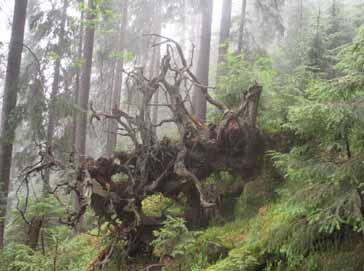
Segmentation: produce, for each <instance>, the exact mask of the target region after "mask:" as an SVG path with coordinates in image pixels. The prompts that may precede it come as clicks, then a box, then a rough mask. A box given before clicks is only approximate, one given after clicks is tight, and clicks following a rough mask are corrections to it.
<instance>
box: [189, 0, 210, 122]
mask: <svg viewBox="0 0 364 271" xmlns="http://www.w3.org/2000/svg"><path fill="white" fill-rule="evenodd" d="M201 4H202V7H201V8H202V25H201V37H200V50H199V56H198V63H197V71H196V77H197V78H198V79H199V81H200V82H201V84H202V85H204V86H207V85H208V83H209V65H210V47H211V23H212V9H213V3H212V1H210V0H203V1H201ZM192 107H193V111H194V115H195V117H196V118H197V119H198V120H199V121H201V122H205V119H206V111H207V104H206V97H205V95H204V93H203V91H202V90H201V86H195V87H194V90H193V96H192Z"/></svg>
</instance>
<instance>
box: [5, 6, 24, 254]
mask: <svg viewBox="0 0 364 271" xmlns="http://www.w3.org/2000/svg"><path fill="white" fill-rule="evenodd" d="M27 4H28V1H27V0H17V1H15V7H14V16H13V24H12V29H11V39H10V45H9V53H8V64H7V69H6V77H5V87H4V97H3V106H2V112H1V127H0V133H1V137H0V138H1V140H0V249H2V248H3V246H4V228H5V216H6V206H7V197H8V190H9V179H10V169H11V160H12V153H13V143H14V139H15V129H16V124H17V115H16V112H15V107H16V102H17V95H18V89H19V73H20V66H21V55H22V51H23V41H24V28H25V18H26V11H27Z"/></svg>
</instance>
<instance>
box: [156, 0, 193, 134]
mask: <svg viewBox="0 0 364 271" xmlns="http://www.w3.org/2000/svg"><path fill="white" fill-rule="evenodd" d="M160 5H161V0H157V5H155V10H154V16H155V17H154V20H153V21H154V32H155V33H156V34H159V35H160V34H162V21H161V17H162V14H161V10H160ZM185 15H186V14H185ZM185 15H184V20H185V17H186V16H185ZM185 35H186V33H185V32H184V35H183V37H185ZM183 43H185V41H183ZM152 59H153V64H152V72H151V76H152V77H155V76H158V72H159V69H160V67H159V66H160V59H161V49H160V46H156V47H154V48H153V58H152ZM153 104H154V106H153V110H152V123H153V124H157V123H158V112H159V106H158V104H159V89H157V91H156V92H155V94H154V97H153ZM155 132H156V129H155Z"/></svg>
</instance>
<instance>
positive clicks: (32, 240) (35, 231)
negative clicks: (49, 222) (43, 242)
mask: <svg viewBox="0 0 364 271" xmlns="http://www.w3.org/2000/svg"><path fill="white" fill-rule="evenodd" d="M42 224H43V217H40V216H35V217H33V219H32V221H31V222H30V224H29V229H28V239H27V241H26V245H27V246H29V247H30V248H31V249H33V250H36V249H37V246H38V240H39V234H40V230H41V228H42Z"/></svg>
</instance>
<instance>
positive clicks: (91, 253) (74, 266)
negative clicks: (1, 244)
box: [0, 235, 97, 271]
mask: <svg viewBox="0 0 364 271" xmlns="http://www.w3.org/2000/svg"><path fill="white" fill-rule="evenodd" d="M56 236H57V235H53V237H54V238H57V237H56ZM95 245H96V239H95V238H92V237H90V236H87V235H81V236H78V237H75V238H63V239H59V240H57V245H55V246H53V247H52V248H49V249H47V250H46V251H45V254H43V253H42V252H41V251H33V250H32V249H30V248H29V247H28V246H26V245H22V244H17V243H10V244H8V245H7V246H6V247H5V249H4V250H3V251H2V252H1V253H0V262H1V266H0V270H1V271H49V270H60V271H81V270H85V271H86V270H87V266H88V264H89V263H90V262H91V260H92V259H93V258H94V257H95V256H96V253H97V250H96V249H97V247H96V246H95Z"/></svg>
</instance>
